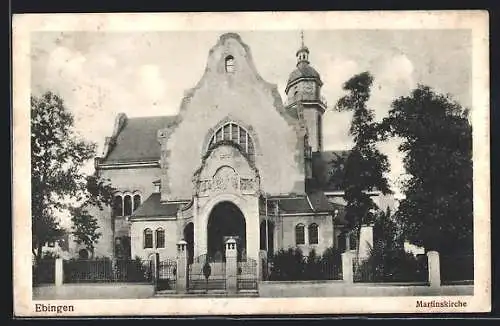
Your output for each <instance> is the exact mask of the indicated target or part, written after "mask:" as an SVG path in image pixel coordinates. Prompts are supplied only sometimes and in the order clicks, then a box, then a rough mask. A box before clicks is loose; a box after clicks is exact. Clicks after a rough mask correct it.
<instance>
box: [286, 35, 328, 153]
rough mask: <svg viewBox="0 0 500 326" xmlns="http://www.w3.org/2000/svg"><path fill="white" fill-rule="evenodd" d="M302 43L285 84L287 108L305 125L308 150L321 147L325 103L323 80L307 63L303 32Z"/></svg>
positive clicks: (319, 149) (316, 149) (317, 149)
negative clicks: (293, 67)
mask: <svg viewBox="0 0 500 326" xmlns="http://www.w3.org/2000/svg"><path fill="white" fill-rule="evenodd" d="M301 40H302V42H301V43H302V45H301V47H300V48H299V50H298V51H297V53H296V57H297V68H296V69H295V70H294V71H292V73H291V74H290V77H289V78H288V82H287V85H286V89H285V93H286V96H287V106H286V107H287V110H289V111H293V112H296V113H297V116H298V117H299V119H303V120H304V122H305V125H306V126H307V142H308V144H307V143H306V144H305V146H309V150H310V152H321V151H322V149H323V131H322V123H323V119H322V118H323V113H324V112H325V109H326V103H325V102H324V101H323V100H322V96H321V86H323V82H322V81H321V77H320V75H319V73H318V72H317V71H316V69H314V68H313V67H312V66H311V65H310V64H309V49H308V48H307V47H306V46H305V45H304V33H303V32H302V33H301Z"/></svg>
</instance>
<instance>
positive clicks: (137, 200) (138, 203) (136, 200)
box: [134, 195, 141, 212]
mask: <svg viewBox="0 0 500 326" xmlns="http://www.w3.org/2000/svg"><path fill="white" fill-rule="evenodd" d="M139 206H141V195H134V212H135V210H136V209H138V208H139Z"/></svg>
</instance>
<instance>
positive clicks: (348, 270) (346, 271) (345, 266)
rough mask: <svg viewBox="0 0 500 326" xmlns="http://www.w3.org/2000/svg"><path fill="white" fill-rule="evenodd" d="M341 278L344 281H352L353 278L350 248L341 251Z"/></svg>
mask: <svg viewBox="0 0 500 326" xmlns="http://www.w3.org/2000/svg"><path fill="white" fill-rule="evenodd" d="M342 279H343V280H344V282H346V283H353V280H354V275H353V265H352V253H351V251H350V250H346V251H345V252H343V253H342Z"/></svg>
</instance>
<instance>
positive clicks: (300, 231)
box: [295, 224, 306, 245]
mask: <svg viewBox="0 0 500 326" xmlns="http://www.w3.org/2000/svg"><path fill="white" fill-rule="evenodd" d="M304 231H305V228H304V225H303V224H298V225H297V226H296V227H295V244H298V245H303V244H305V243H306V240H305V232H304Z"/></svg>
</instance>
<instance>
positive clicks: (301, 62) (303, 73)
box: [285, 33, 323, 92]
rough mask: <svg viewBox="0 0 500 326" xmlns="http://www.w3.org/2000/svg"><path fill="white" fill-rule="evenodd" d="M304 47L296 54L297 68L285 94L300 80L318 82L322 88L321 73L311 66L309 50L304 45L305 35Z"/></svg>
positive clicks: (289, 80)
mask: <svg viewBox="0 0 500 326" xmlns="http://www.w3.org/2000/svg"><path fill="white" fill-rule="evenodd" d="M301 38H302V46H301V47H300V48H299V49H298V50H297V53H296V54H295V55H296V57H297V67H296V68H295V69H294V70H293V71H292V72H291V73H290V76H289V77H288V81H287V86H286V90H285V92H288V89H289V88H290V86H292V85H293V84H295V83H296V82H297V81H298V80H300V79H315V80H316V82H317V83H318V84H319V85H320V86H321V85H322V84H323V83H322V82H321V76H320V75H319V73H318V72H317V71H316V69H314V68H313V67H312V66H311V65H310V64H309V48H308V47H307V46H305V45H304V34H303V33H302V35H301Z"/></svg>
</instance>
